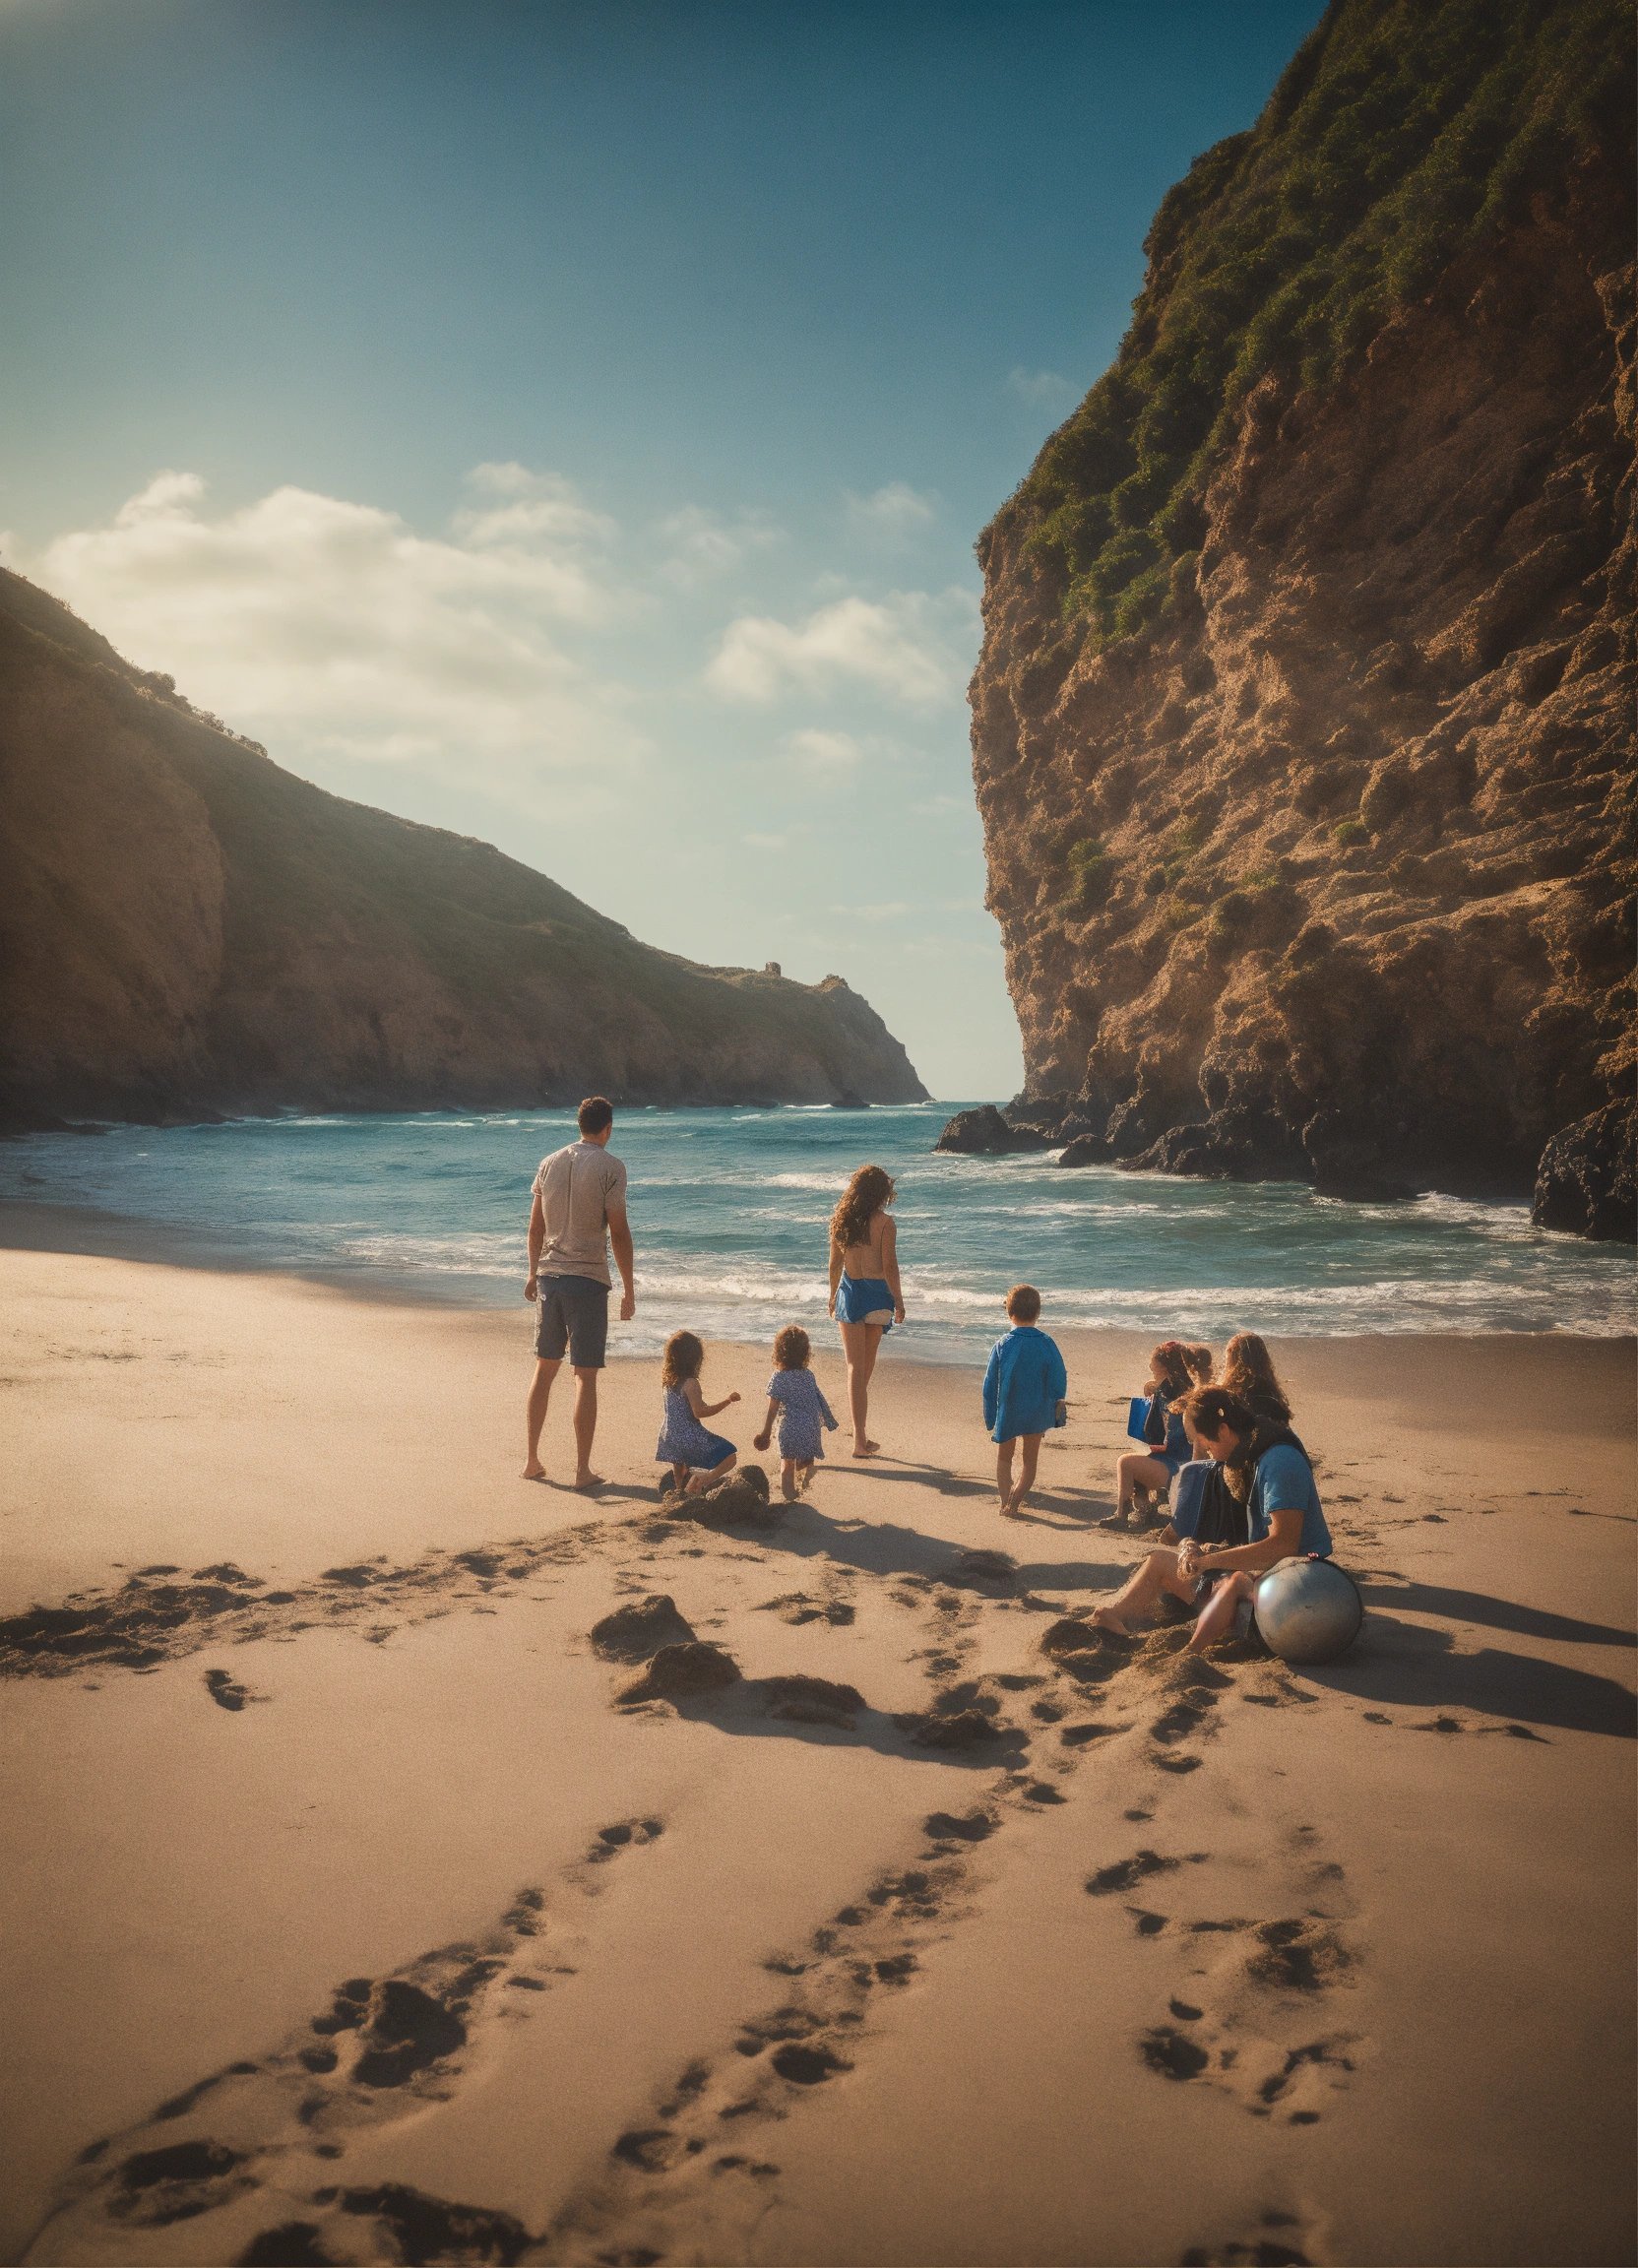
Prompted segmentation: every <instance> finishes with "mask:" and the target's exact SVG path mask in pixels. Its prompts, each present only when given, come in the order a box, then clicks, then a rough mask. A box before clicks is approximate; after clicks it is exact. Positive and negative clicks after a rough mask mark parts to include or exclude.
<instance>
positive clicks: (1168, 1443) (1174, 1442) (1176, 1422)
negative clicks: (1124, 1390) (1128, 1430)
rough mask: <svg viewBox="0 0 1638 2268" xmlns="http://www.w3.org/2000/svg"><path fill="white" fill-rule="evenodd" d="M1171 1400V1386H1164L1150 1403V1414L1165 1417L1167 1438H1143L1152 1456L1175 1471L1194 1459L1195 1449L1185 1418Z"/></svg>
mask: <svg viewBox="0 0 1638 2268" xmlns="http://www.w3.org/2000/svg"><path fill="white" fill-rule="evenodd" d="M1140 1399H1141V1398H1140ZM1171 1402H1172V1394H1171V1390H1170V1388H1169V1387H1166V1386H1163V1387H1161V1389H1160V1390H1159V1392H1158V1393H1156V1394H1155V1395H1154V1396H1152V1398H1151V1400H1150V1403H1149V1411H1150V1415H1151V1416H1156V1415H1158V1416H1160V1417H1163V1418H1165V1419H1166V1439H1165V1440H1164V1441H1161V1442H1151V1441H1150V1440H1149V1439H1148V1438H1147V1436H1144V1437H1143V1438H1144V1446H1145V1447H1146V1448H1147V1449H1148V1451H1149V1454H1150V1456H1151V1457H1157V1458H1159V1460H1160V1462H1161V1463H1162V1464H1163V1465H1169V1466H1170V1468H1171V1470H1172V1472H1173V1473H1175V1472H1176V1471H1177V1470H1178V1468H1179V1466H1183V1465H1187V1464H1188V1463H1189V1462H1190V1461H1191V1460H1192V1458H1193V1456H1194V1451H1193V1449H1192V1448H1191V1447H1190V1445H1189V1437H1188V1434H1187V1432H1186V1430H1185V1429H1184V1425H1183V1420H1182V1419H1181V1418H1179V1417H1178V1415H1177V1413H1176V1411H1175V1410H1173V1409H1172V1408H1171Z"/></svg>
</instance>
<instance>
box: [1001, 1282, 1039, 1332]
mask: <svg viewBox="0 0 1638 2268" xmlns="http://www.w3.org/2000/svg"><path fill="white" fill-rule="evenodd" d="M1007 1313H1008V1314H1009V1315H1010V1316H1011V1317H1012V1319H1013V1321H1014V1322H1015V1323H1033V1322H1034V1321H1035V1319H1036V1317H1037V1316H1038V1315H1039V1314H1040V1292H1038V1291H1037V1290H1036V1288H1035V1286H1034V1285H1033V1284H1015V1285H1014V1286H1013V1288H1012V1290H1011V1291H1010V1292H1008V1293H1007Z"/></svg>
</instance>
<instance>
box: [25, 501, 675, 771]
mask: <svg viewBox="0 0 1638 2268" xmlns="http://www.w3.org/2000/svg"><path fill="white" fill-rule="evenodd" d="M469 485H470V491H471V501H470V502H469V503H468V504H466V505H465V506H463V508H462V509H461V510H460V511H458V512H457V513H456V514H455V515H454V517H453V519H452V521H451V525H450V533H449V534H448V536H420V535H417V534H416V533H415V532H414V531H413V530H412V529H411V528H410V527H409V526H408V525H407V523H406V522H405V521H404V520H402V519H401V518H400V517H399V516H398V514H396V513H393V512H387V511H382V510H380V509H379V508H377V507H376V506H374V505H368V504H354V503H349V502H347V501H346V500H345V499H343V498H339V497H334V496H325V495H320V494H317V493H315V492H314V491H312V490H310V489H304V488H295V487H284V488H276V489H274V490H273V491H272V492H271V493H270V494H269V495H266V496H263V497H260V498H258V499H257V500H256V501H255V502H253V503H250V504H246V505H244V506H242V507H240V508H239V509H237V510H234V511H227V512H222V513H219V514H216V515H214V516H213V515H212V513H211V512H210V511H209V510H208V508H207V505H206V501H205V496H206V491H205V483H204V482H203V480H201V479H200V477H199V476H198V474H197V473H186V472H166V473H159V474H158V475H157V476H156V478H154V479H153V480H151V481H150V482H149V484H148V486H147V487H146V488H144V489H143V490H141V492H140V493H139V494H137V495H135V496H133V497H131V498H130V499H129V500H128V501H127V502H126V503H125V504H123V505H122V506H121V507H120V509H119V511H118V512H117V513H116V514H115V515H114V517H113V520H112V521H111V522H110V523H109V524H108V525H107V526H105V527H101V528H94V529H88V530H82V531H79V532H75V533H71V534H68V535H63V536H58V537H57V538H56V539H55V540H54V541H52V542H51V543H49V544H48V545H47V546H46V547H45V550H44V551H43V553H42V554H41V555H40V557H39V558H38V560H37V561H36V562H34V563H33V565H32V568H31V569H30V571H31V572H32V573H33V574H34V575H35V576H36V577H37V579H38V580H39V581H40V582H42V583H44V584H45V585H46V587H47V588H48V589H50V590H52V591H54V592H56V593H58V594H59V595H60V596H61V597H62V598H64V599H67V600H68V601H69V603H70V604H71V605H73V606H74V607H75V608H76V609H77V610H78V611H79V612H80V613H81V614H83V615H84V616H85V618H86V619H87V620H88V621H90V622H93V623H95V625H96V627H97V628H98V629H99V630H101V631H102V632H103V633H104V635H105V636H107V637H108V638H110V639H111V640H112V641H113V643H114V645H115V646H117V647H118V648H119V649H120V650H121V652H123V653H125V654H126V655H128V656H129V657H130V658H131V660H133V661H135V662H139V663H140V664H142V665H143V666H145V667H148V668H157V669H165V670H168V671H170V673H171V674H172V675H173V676H174V677H175V679H176V681H177V684H178V685H179V686H180V687H181V689H182V690H183V691H184V692H185V693H186V694H187V695H188V696H189V698H190V699H192V700H194V701H197V702H199V703H200V704H201V705H202V706H204V707H206V708H209V709H213V710H216V711H217V712H219V713H220V714H221V716H223V717H225V718H226V719H227V720H228V722H229V723H230V724H232V725H235V726H236V727H237V728H239V729H240V730H243V731H250V732H254V733H256V734H257V735H258V736H260V737H263V738H267V739H274V740H279V741H281V742H283V741H284V740H286V739H288V740H293V741H294V742H296V743H297V744H301V743H305V745H306V746H307V747H308V748H310V749H315V750H333V751H338V752H342V753H345V754H347V755H348V756H352V757H362V758H367V759H374V760H380V761H385V762H389V763H391V762H406V761H408V762H418V763H423V764H426V765H427V766H429V767H430V768H431V769H433V770H435V771H443V772H446V773H451V772H453V773H460V774H463V775H465V773H466V772H467V770H468V768H469V767H470V765H471V763H472V761H473V758H474V757H476V758H480V759H486V760H487V762H486V765H485V775H486V776H485V779H484V782H483V784H484V785H485V786H487V787H495V786H499V785H500V781H499V779H498V778H497V777H496V775H497V774H502V775H504V774H505V773H506V772H507V771H508V770H509V769H516V768H523V769H525V770H527V771H528V772H530V773H533V772H534V771H536V769H537V768H538V767H540V766H542V765H544V766H556V765H573V764H576V763H578V762H580V761H581V760H582V759H583V758H584V757H586V756H588V755H596V756H599V757H603V758H613V759H620V760H623V759H624V758H627V757H629V756H631V755H633V754H635V753H636V752H638V751H639V750H640V749H641V748H642V747H643V746H644V745H645V743H644V742H643V741H642V739H641V737H640V735H639V734H638V733H637V731H636V730H635V728H634V726H633V725H632V723H631V721H630V718H629V715H628V714H627V702H626V697H625V695H624V694H623V692H622V691H621V689H620V688H618V687H615V686H612V685H610V684H608V683H606V682H604V681H599V679H597V678H595V677H594V676H592V675H591V674H590V673H589V672H588V671H587V670H586V669H584V668H583V667H582V666H581V665H580V664H579V663H578V662H576V661H575V660H574V659H573V658H572V657H571V656H570V654H569V653H568V652H567V651H566V650H565V648H564V645H563V643H562V639H563V635H564V634H565V633H573V632H576V631H581V630H584V629H586V628H588V627H591V626H597V625H604V624H607V623H609V622H610V621H613V620H616V619H618V618H620V617H621V616H622V615H623V614H624V613H625V612H627V611H628V601H627V600H626V599H625V598H624V597H623V595H622V594H621V592H620V591H619V590H618V589H617V588H616V586H615V585H614V583H613V581H612V579H611V578H610V576H609V574H608V572H607V568H606V563H605V559H604V553H605V552H606V550H607V547H608V545H609V544H610V543H611V541H612V540H613V538H614V536H615V535H616V533H617V531H616V530H615V527H614V524H613V523H612V522H611V521H609V520H608V519H607V518H606V517H605V516H604V515H603V514H601V513H599V512H596V511H594V510H593V509H591V508H590V507H589V506H588V505H587V504H585V503H584V502H583V501H582V499H581V498H580V497H579V496H578V495H577V494H576V492H575V491H574V489H573V488H572V487H571V486H570V484H569V483H568V482H567V481H564V480H560V479H558V478H556V477H555V476H553V475H550V474H537V473H530V472H528V471H527V470H526V469H525V468H524V467H522V466H518V465H485V466H480V467H478V468H477V470H476V472H475V473H473V475H472V477H471V481H470V484H469Z"/></svg>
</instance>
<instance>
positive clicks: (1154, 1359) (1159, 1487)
mask: <svg viewBox="0 0 1638 2268" xmlns="http://www.w3.org/2000/svg"><path fill="white" fill-rule="evenodd" d="M1193 1383H1194V1382H1193V1380H1192V1379H1191V1378H1190V1376H1189V1365H1188V1349H1187V1348H1186V1347H1184V1346H1183V1344H1182V1342H1181V1341H1180V1340H1177V1339H1164V1340H1163V1341H1162V1342H1161V1344H1160V1346H1159V1347H1157V1348H1156V1350H1155V1352H1154V1353H1153V1355H1150V1357H1149V1377H1148V1380H1147V1382H1146V1383H1145V1385H1144V1389H1143V1391H1144V1395H1145V1397H1146V1399H1147V1400H1148V1403H1149V1411H1148V1415H1147V1416H1146V1418H1145V1419H1144V1439H1145V1441H1146V1442H1147V1443H1148V1444H1149V1446H1148V1447H1147V1448H1144V1449H1128V1450H1126V1451H1124V1453H1123V1454H1122V1455H1121V1456H1119V1457H1118V1458H1116V1460H1115V1468H1114V1479H1115V1505H1114V1510H1113V1511H1112V1512H1111V1513H1110V1514H1109V1516H1108V1518H1107V1519H1106V1520H1105V1521H1103V1527H1105V1528H1130V1526H1131V1525H1132V1511H1133V1507H1134V1504H1135V1503H1136V1501H1137V1497H1138V1492H1139V1491H1140V1490H1147V1491H1148V1492H1149V1493H1150V1494H1152V1495H1155V1496H1164V1495H1165V1494H1166V1491H1167V1490H1168V1489H1169V1488H1170V1486H1171V1483H1172V1481H1173V1480H1174V1478H1175V1477H1176V1475H1177V1474H1178V1472H1179V1471H1180V1470H1181V1469H1182V1467H1183V1466H1185V1465H1186V1464H1187V1463H1188V1461H1189V1455H1190V1451H1189V1441H1188V1435H1187V1433H1186V1432H1185V1431H1184V1430H1183V1421H1182V1418H1180V1417H1179V1416H1178V1414H1177V1411H1176V1409H1175V1407H1174V1405H1175V1404H1177V1403H1180V1402H1181V1401H1182V1399H1183V1397H1184V1395H1185V1394H1187V1393H1189V1392H1190V1391H1191V1390H1192V1387H1193ZM1149 1517H1150V1516H1149V1512H1148V1505H1147V1502H1145V1504H1144V1506H1143V1508H1142V1513H1141V1515H1140V1525H1148V1521H1149Z"/></svg>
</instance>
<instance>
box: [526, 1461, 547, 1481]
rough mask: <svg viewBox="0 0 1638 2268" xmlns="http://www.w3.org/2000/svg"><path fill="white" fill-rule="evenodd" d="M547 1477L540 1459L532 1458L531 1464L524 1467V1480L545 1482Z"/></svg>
mask: <svg viewBox="0 0 1638 2268" xmlns="http://www.w3.org/2000/svg"><path fill="white" fill-rule="evenodd" d="M545 1477H546V1469H545V1467H544V1466H543V1465H542V1464H541V1462H540V1460H539V1458H538V1457H532V1458H531V1459H530V1461H529V1463H528V1464H527V1465H526V1466H525V1467H524V1470H523V1478H524V1479H525V1480H526V1481H543V1480H544V1479H545Z"/></svg>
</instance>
